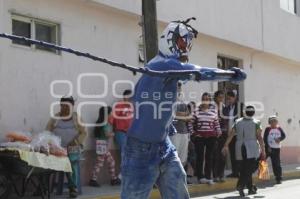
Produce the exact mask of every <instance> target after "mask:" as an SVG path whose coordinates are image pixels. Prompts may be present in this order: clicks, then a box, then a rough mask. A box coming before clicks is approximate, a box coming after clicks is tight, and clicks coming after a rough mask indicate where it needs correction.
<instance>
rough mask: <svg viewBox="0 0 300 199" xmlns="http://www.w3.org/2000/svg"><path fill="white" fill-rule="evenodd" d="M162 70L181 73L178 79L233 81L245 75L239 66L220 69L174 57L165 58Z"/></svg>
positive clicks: (244, 77)
mask: <svg viewBox="0 0 300 199" xmlns="http://www.w3.org/2000/svg"><path fill="white" fill-rule="evenodd" d="M164 66H165V68H164V71H166V72H168V73H170V72H172V71H173V72H174V73H177V74H179V73H181V74H182V75H181V76H180V77H179V78H178V79H180V80H196V81H233V82H238V81H242V80H245V79H246V77H247V75H246V73H244V72H243V71H242V70H241V69H240V68H231V69H229V70H221V69H219V68H213V67H211V68H210V67H201V66H197V65H195V64H190V63H181V62H179V61H178V60H176V59H166V60H165V61H164Z"/></svg>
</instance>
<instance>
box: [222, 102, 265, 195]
mask: <svg viewBox="0 0 300 199" xmlns="http://www.w3.org/2000/svg"><path fill="white" fill-rule="evenodd" d="M254 114H255V108H254V107H253V106H247V107H246V109H245V113H244V117H242V118H239V119H238V120H236V122H235V123H234V124H233V126H232V128H231V131H230V133H229V135H228V138H227V140H226V143H225V145H224V148H223V150H222V152H223V154H224V155H226V154H227V153H228V145H229V143H230V141H231V140H232V138H233V137H234V136H236V144H235V151H236V160H237V161H238V165H239V166H238V167H239V171H240V176H239V178H238V182H237V190H238V191H239V194H240V196H242V197H244V196H245V194H244V188H245V187H247V188H248V190H249V191H248V194H249V195H252V194H256V192H257V188H256V186H255V185H253V181H252V174H253V173H254V172H255V171H256V169H257V162H258V161H257V160H258V158H259V157H261V158H262V159H265V157H266V153H265V147H264V141H263V137H262V135H261V132H262V128H261V124H260V121H259V120H256V119H254V118H253V116H254Z"/></svg>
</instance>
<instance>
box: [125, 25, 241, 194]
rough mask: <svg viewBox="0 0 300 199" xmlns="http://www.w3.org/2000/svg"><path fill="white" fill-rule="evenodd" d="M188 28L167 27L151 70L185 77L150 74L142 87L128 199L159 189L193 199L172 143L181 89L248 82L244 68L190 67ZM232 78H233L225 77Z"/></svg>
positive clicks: (130, 143)
mask: <svg viewBox="0 0 300 199" xmlns="http://www.w3.org/2000/svg"><path fill="white" fill-rule="evenodd" d="M188 22H189V20H187V21H178V22H172V23H170V24H169V25H168V26H167V27H166V29H165V30H164V32H163V34H162V36H161V37H160V41H159V54H158V55H157V56H156V57H154V58H153V59H152V60H151V61H150V62H149V63H148V64H147V65H146V67H147V68H148V69H149V70H154V71H161V72H179V73H182V75H180V76H176V77H175V76H174V77H166V78H164V77H157V76H150V75H147V74H144V75H143V76H142V77H141V78H140V80H139V81H138V83H137V84H136V87H135V93H134V97H133V103H134V106H135V115H134V119H133V123H132V125H131V127H130V128H129V130H128V132H127V135H128V137H127V141H126V144H125V147H124V152H123V154H122V192H121V198H122V199H146V198H148V197H149V195H150V192H151V190H152V187H153V185H154V184H157V186H158V188H159V191H160V193H161V196H162V198H163V199H186V198H189V193H188V189H187V183H186V173H185V171H184V169H183V167H182V165H181V163H180V160H179V158H178V155H177V152H176V149H175V147H174V146H173V145H172V143H171V142H170V139H169V137H168V133H169V131H170V128H171V130H172V129H173V127H172V126H171V123H172V120H173V116H174V111H175V108H176V106H174V104H175V102H176V99H177V83H178V81H180V80H183V81H188V80H196V81H200V80H201V81H212V80H229V81H241V80H244V79H245V78H246V74H245V73H243V72H242V71H241V70H240V69H238V68H233V69H231V71H223V70H219V69H217V68H205V67H200V66H196V65H194V64H189V63H187V61H188V53H189V51H190V50H191V46H192V43H191V42H192V39H193V38H195V37H196V36H197V31H196V30H195V29H194V28H192V27H191V26H190V25H189V24H188ZM187 71H191V74H188V75H187ZM226 72H228V73H230V74H231V75H230V76H228V75H220V74H226Z"/></svg>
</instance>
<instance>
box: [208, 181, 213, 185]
mask: <svg viewBox="0 0 300 199" xmlns="http://www.w3.org/2000/svg"><path fill="white" fill-rule="evenodd" d="M207 184H209V185H213V184H215V183H214V181H213V180H207Z"/></svg>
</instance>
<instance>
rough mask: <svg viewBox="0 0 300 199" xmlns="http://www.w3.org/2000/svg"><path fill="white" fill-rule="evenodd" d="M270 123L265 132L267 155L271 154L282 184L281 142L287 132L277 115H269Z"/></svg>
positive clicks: (275, 171) (277, 177)
mask: <svg viewBox="0 0 300 199" xmlns="http://www.w3.org/2000/svg"><path fill="white" fill-rule="evenodd" d="M269 125H270V126H269V127H267V128H266V130H265V133H264V142H265V147H266V153H267V157H268V156H270V158H271V161H272V168H273V172H274V176H275V177H276V183H277V184H281V180H282V168H281V163H280V148H281V144H280V142H281V141H282V140H284V139H285V133H284V132H283V130H282V128H281V127H279V125H278V119H277V116H271V117H269Z"/></svg>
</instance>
